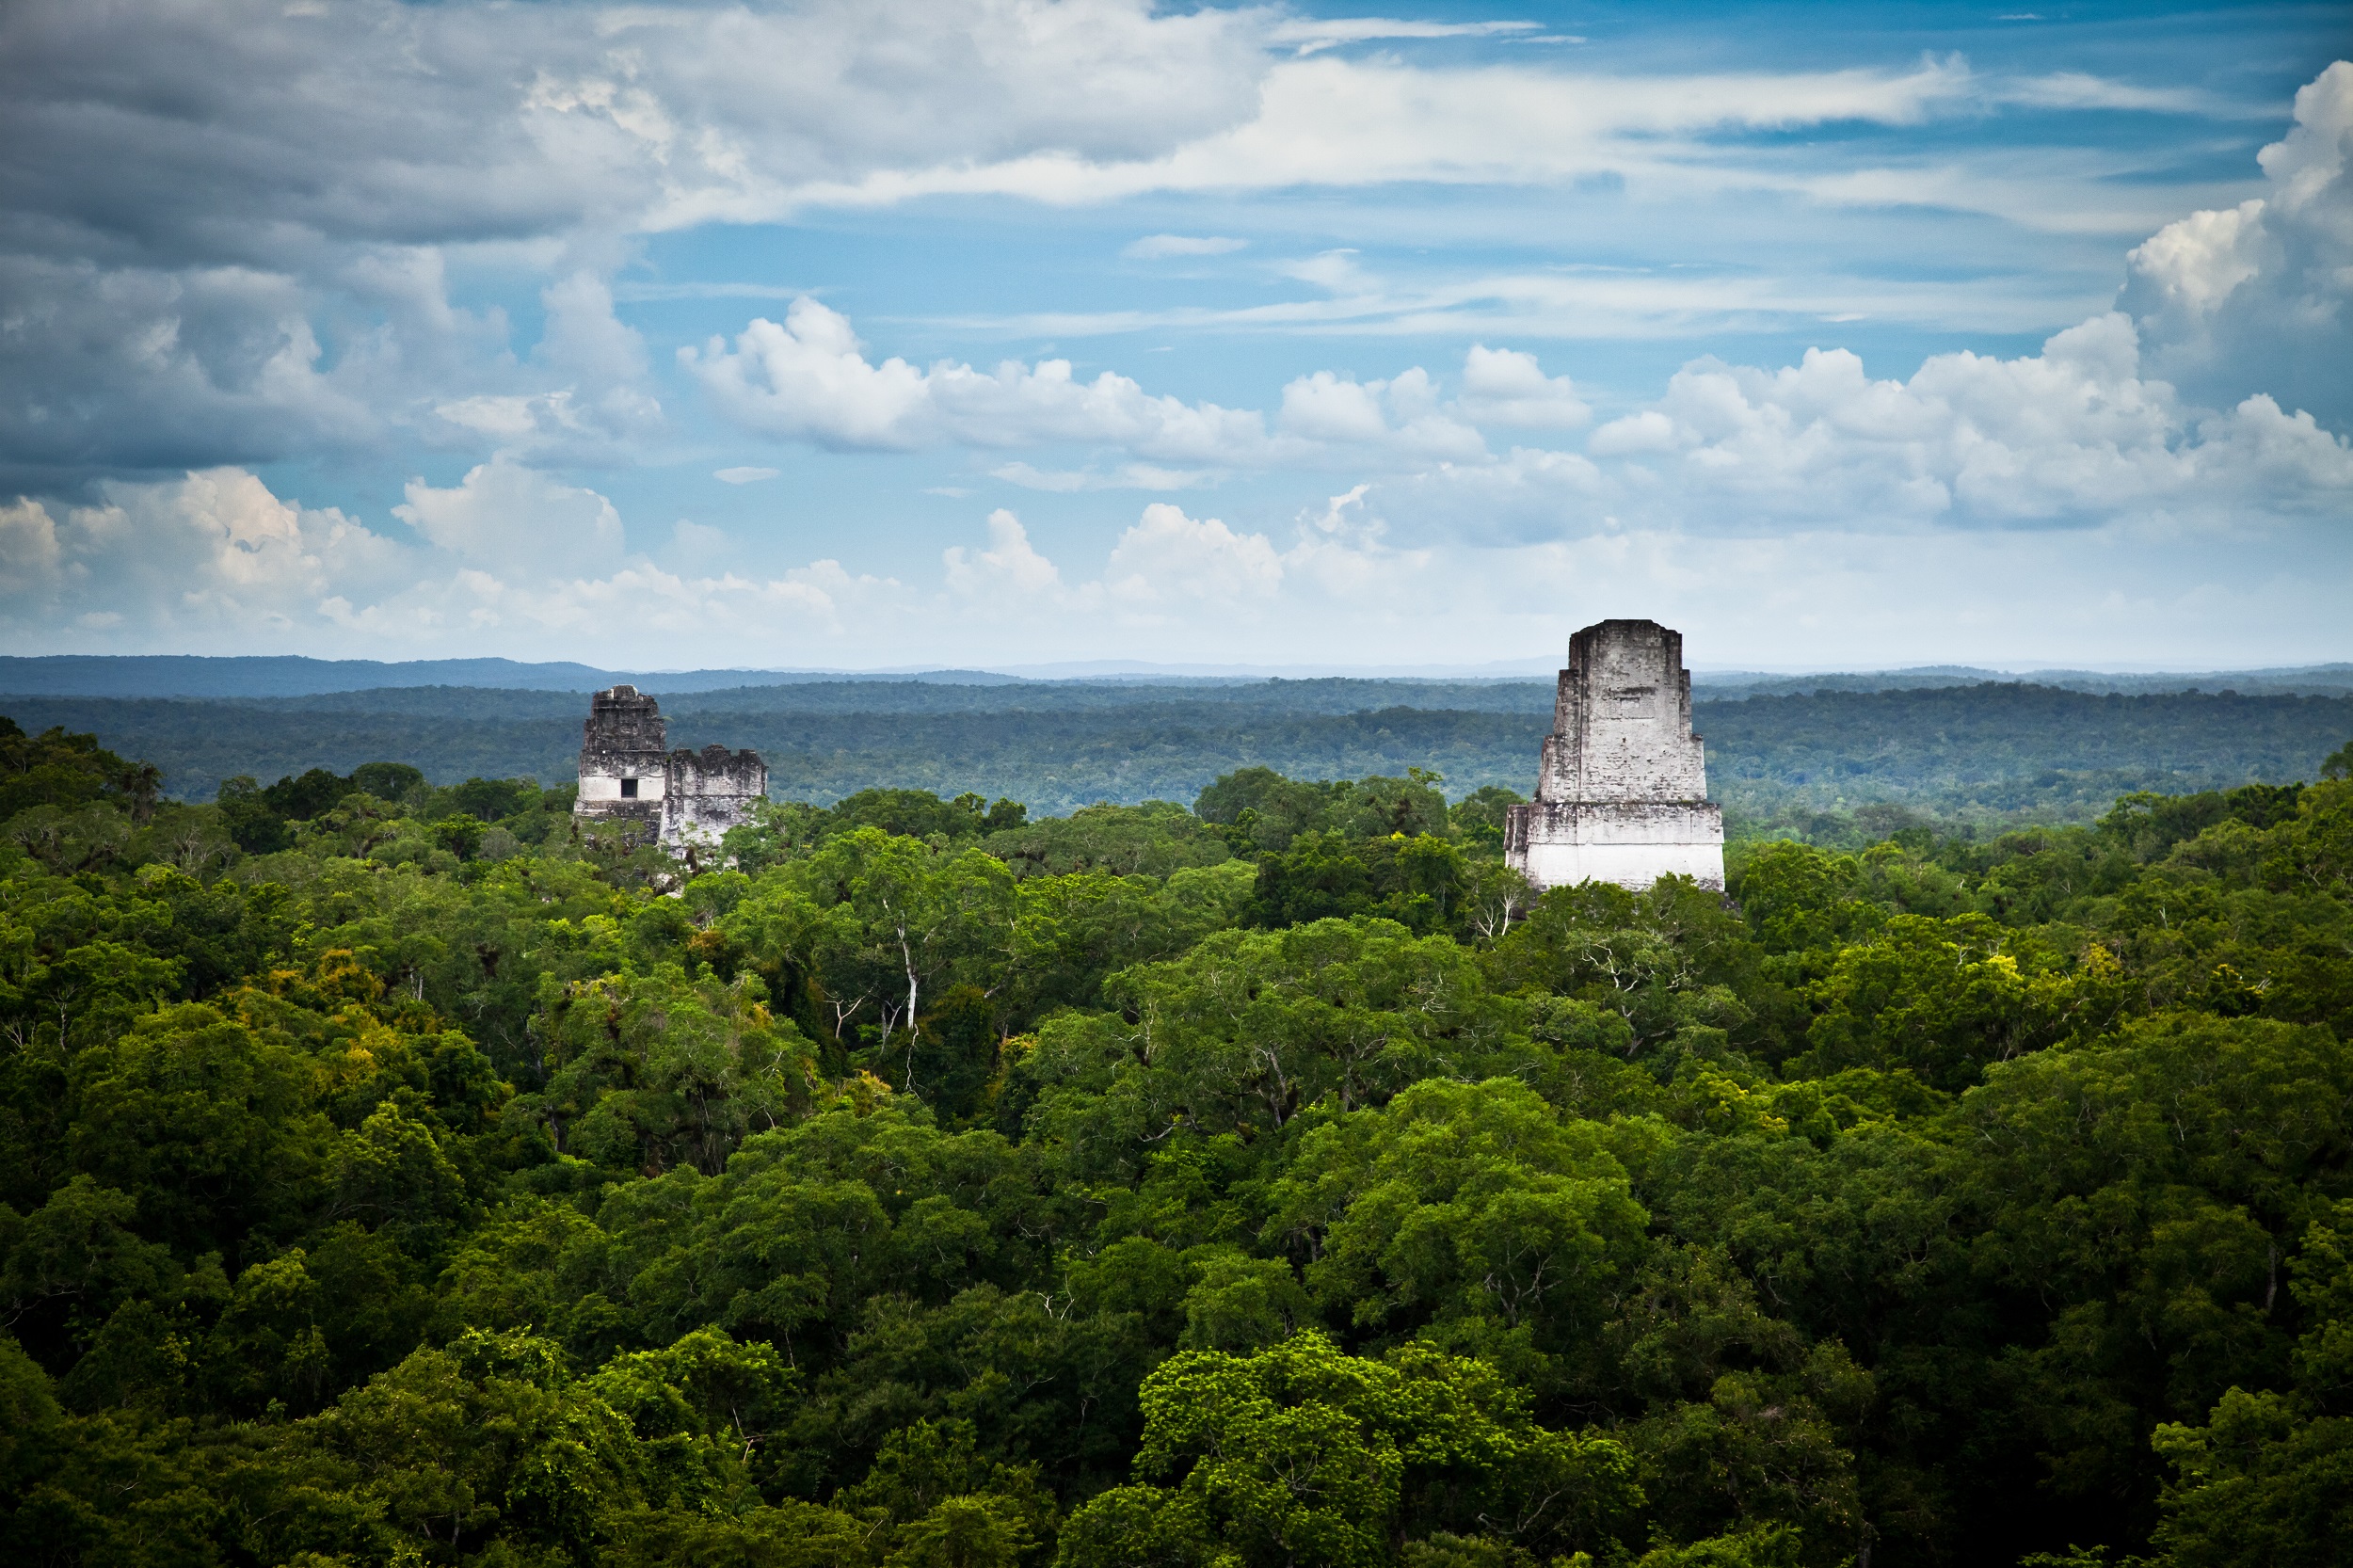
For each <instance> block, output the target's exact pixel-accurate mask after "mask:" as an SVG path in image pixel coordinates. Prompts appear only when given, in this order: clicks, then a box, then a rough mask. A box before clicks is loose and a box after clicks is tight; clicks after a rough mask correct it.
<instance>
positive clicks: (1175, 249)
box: [1119, 234, 1250, 262]
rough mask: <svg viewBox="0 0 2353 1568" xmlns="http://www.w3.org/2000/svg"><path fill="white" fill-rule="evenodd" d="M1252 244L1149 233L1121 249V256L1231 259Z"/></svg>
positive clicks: (1206, 236)
mask: <svg viewBox="0 0 2353 1568" xmlns="http://www.w3.org/2000/svg"><path fill="white" fill-rule="evenodd" d="M1249 244H1250V242H1249V241H1248V240H1238V239H1229V238H1226V237H1225V236H1223V235H1218V234H1146V235H1144V237H1143V238H1142V239H1140V240H1130V241H1128V243H1127V244H1126V245H1124V246H1122V247H1120V250H1119V253H1120V254H1121V255H1123V256H1126V257H1128V259H1129V260H1131V261H1139V262H1157V261H1161V260H1164V259H1166V258H1167V257H1170V256H1230V255H1232V254H1233V253H1234V252H1235V251H1237V250H1241V249H1243V248H1247V247H1248V246H1249Z"/></svg>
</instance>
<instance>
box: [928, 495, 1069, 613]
mask: <svg viewBox="0 0 2353 1568" xmlns="http://www.w3.org/2000/svg"><path fill="white" fill-rule="evenodd" d="M940 559H941V562H942V564H943V565H945V566H946V568H947V570H948V588H949V591H950V592H951V593H956V594H962V595H966V596H968V597H974V598H978V597H984V596H986V597H992V598H994V597H1007V598H1024V599H1026V598H1030V597H1032V596H1034V595H1038V594H1043V593H1050V592H1051V591H1053V590H1054V589H1056V588H1059V587H1060V586H1061V585H1062V573H1061V572H1060V571H1059V570H1057V569H1056V568H1055V566H1054V563H1053V562H1051V561H1049V560H1048V559H1047V558H1046V557H1045V556H1043V555H1040V554H1039V553H1038V552H1037V551H1036V550H1035V549H1033V548H1032V546H1031V544H1030V536H1029V533H1028V531H1027V530H1025V529H1023V527H1022V526H1021V520H1020V519H1019V518H1017V517H1015V516H1014V515H1013V514H1012V513H1011V512H1008V511H1006V510H1005V509H1004V508H1003V507H1001V506H1000V507H999V508H998V509H997V510H996V511H993V512H991V513H989V514H988V548H987V549H986V550H981V551H973V552H967V551H966V550H965V548H964V547H963V546H962V545H955V546H952V547H951V548H950V549H949V550H948V551H947V552H945V553H944V554H943V555H942V556H941V557H940Z"/></svg>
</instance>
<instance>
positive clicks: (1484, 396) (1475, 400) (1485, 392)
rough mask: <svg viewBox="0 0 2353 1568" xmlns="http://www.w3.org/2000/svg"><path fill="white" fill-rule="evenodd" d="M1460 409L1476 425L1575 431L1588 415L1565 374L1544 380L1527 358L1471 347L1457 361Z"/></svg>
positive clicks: (1513, 352) (1533, 358) (1501, 350)
mask: <svg viewBox="0 0 2353 1568" xmlns="http://www.w3.org/2000/svg"><path fill="white" fill-rule="evenodd" d="M1461 407H1462V411H1463V414H1464V415H1465V417H1466V418H1468V419H1470V420H1472V421H1474V422H1476V423H1478V424H1500V425H1504V426H1507V427H1511V426H1516V427H1519V428H1522V429H1530V430H1575V429H1577V428H1578V427H1580V426H1582V425H1583V424H1585V422H1586V421H1587V420H1589V419H1591V418H1592V417H1593V410H1592V409H1591V408H1587V407H1586V406H1585V400H1584V399H1583V398H1581V397H1579V396H1577V388H1576V386H1575V385H1574V384H1573V383H1572V382H1571V381H1570V379H1569V377H1567V376H1546V375H1545V372H1544V367H1543V366H1542V365H1540V364H1538V363H1537V362H1536V356H1535V355H1533V354H1523V353H1520V352H1519V351H1518V350H1516V349H1510V348H1489V347H1488V346H1487V345H1486V344H1471V348H1470V352H1469V353H1468V354H1467V355H1465V357H1464V360H1463V395H1462V399H1461Z"/></svg>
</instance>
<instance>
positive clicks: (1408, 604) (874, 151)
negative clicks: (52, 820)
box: [0, 0, 2353, 669]
mask: <svg viewBox="0 0 2353 1568" xmlns="http://www.w3.org/2000/svg"><path fill="white" fill-rule="evenodd" d="M2027 3H2033V4H2037V5H2038V6H2039V8H2038V9H2033V10H2029V9H2025V8H2024V6H2023V5H2015V4H2014V5H2013V6H2007V7H2006V6H2003V5H1985V6H1970V7H1963V6H1949V5H1889V4H1871V5H1806V4H1773V5H1763V6H1697V5H1669V4H1643V5H1623V6H1621V5H1560V4H1547V5H1535V6H1520V7H1511V6H1491V5H1480V6H1473V5H1458V4H1429V5H1406V4H1403V3H1401V0H1393V3H1385V4H1384V5H1383V6H1382V7H1380V8H1378V14H1375V12H1374V10H1372V9H1359V8H1348V7H1343V6H1330V5H1278V6H1208V5H1205V6H1198V7H1194V6H1184V5H1165V6H1154V5H1151V4H1148V3H1144V0H969V3H949V0H849V3H838V4H837V3H814V4H804V5H790V6H738V5H728V6H714V5H696V4H678V5H630V6H594V5H564V4H536V5H535V4H520V5H519V4H497V5H486V4H477V3H472V0H443V3H439V4H431V5H404V4H396V3H391V0H336V3H334V4H332V5H328V4H324V3H317V0H293V3H286V0H277V3H271V4H263V3H259V0H10V3H9V4H8V6H7V7H5V8H0V652H8V653H15V654H28V653H29V654H38V653H68V652H71V653H151V652H153V653H162V652H168V653H212V654H222V653H298V654H312V655H317V656H322V657H365V658H379V659H407V658H440V657H455V656H474V655H504V656H507V657H511V658H517V659H533V660H537V659H574V660H580V661H584V662H586V663H590V664H600V665H603V666H606V667H630V668H683V667H695V666H712V665H719V666H744V667H758V668H843V669H865V668H890V667H906V666H910V665H942V664H944V665H957V666H987V667H999V668H1003V667H1014V666H1027V665H1037V664H1052V663H1058V662H1064V661H1090V660H1095V661H1115V662H1122V663H1150V664H1254V665H1260V666H1301V665H1310V664H1312V665H1318V666H1349V667H1364V668H1375V667H1380V668H1392V667H1408V666H1416V665H1438V666H1448V667H1457V668H1469V667H1477V666H1480V665H1481V664H1487V663H1490V662H1496V663H1503V662H1526V661H1530V660H1534V661H1538V662H1542V661H1545V660H1548V659H1552V658H1555V657H1557V655H1558V653H1559V650H1560V649H1561V648H1562V647H1563V646H1564V645H1565V642H1566V639H1567V636H1568V633H1569V632H1571V631H1573V630H1574V629H1575V628H1577V627H1578V626H1581V625H1584V624H1586V623H1588V622H1591V621H1593V620H1597V619H1601V618H1603V617H1606V616H1638V617H1639V616H1648V617H1653V618H1656V619H1658V620H1662V621H1665V622H1666V623H1668V624H1669V625H1672V626H1675V627H1677V628H1679V629H1680V630H1682V632H1684V635H1685V646H1686V651H1687V656H1688V657H1689V659H1690V660H1691V662H1692V663H1693V664H1695V665H1697V666H1699V667H1703V668H1705V667H1710V666H1713V667H1717V668H1728V667H1737V668H1823V667H1847V668H1877V667H1890V666H1896V665H1902V664H1924V663H1964V664H2007V665H2013V666H2015V665H2025V664H2036V663H2044V664H2069V665H2078V666H2085V667H2095V668H2097V667H2126V666H2139V667H2150V666H2154V667H2166V668H2179V669H2212V668H2227V667H2236V666H2243V665H2262V664H2308V663H2317V662H2323V661H2331V660H2345V659H2353V440H2349V439H2348V438H2349V437H2353V173H2349V172H2348V161H2349V160H2353V63H2348V60H2353V23H2349V22H2348V20H2347V15H2346V13H2345V10H2344V8H2342V7H2341V6H2329V5H2319V6H2252V7H2209V8H2166V7H2160V6H2145V5H2144V6H2130V7H2126V6H2104V5H2073V6H2056V5H2045V4H2041V0H2027Z"/></svg>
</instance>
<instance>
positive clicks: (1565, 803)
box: [1504, 620, 1724, 892]
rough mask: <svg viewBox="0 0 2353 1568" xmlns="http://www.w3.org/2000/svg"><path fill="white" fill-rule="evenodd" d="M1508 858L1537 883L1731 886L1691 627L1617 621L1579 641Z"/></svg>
mask: <svg viewBox="0 0 2353 1568" xmlns="http://www.w3.org/2000/svg"><path fill="white" fill-rule="evenodd" d="M1504 856H1505V858H1506V859H1508V860H1509V861H1510V862H1511V865H1512V869H1513V870H1514V871H1516V872H1519V873H1520V874H1521V875H1522V876H1525V877H1526V878H1528V881H1529V886H1530V887H1532V888H1535V889H1536V890H1537V891H1538V892H1543V891H1544V890H1545V888H1562V887H1569V886H1572V885H1574V884H1576V883H1579V882H1615V883H1617V884H1619V885H1620V886H1621V887H1626V888H1647V887H1649V886H1650V885H1651V884H1652V883H1654V882H1656V881H1657V880H1658V879H1659V878H1660V877H1662V876H1667V875H1670V874H1673V875H1680V876H1688V877H1689V878H1690V879H1691V880H1692V881H1694V882H1697V883H1698V884H1699V885H1700V886H1701V887H1703V888H1717V889H1720V890H1721V888H1722V887H1723V885H1724V815H1723V812H1722V810H1721V809H1720V808H1718V807H1716V806H1714V805H1712V804H1710V803H1709V801H1708V799H1707V766H1706V761H1705V754H1704V752H1703V750H1702V748H1701V745H1700V738H1699V737H1698V736H1697V735H1694V734H1692V733H1691V677H1690V673H1689V671H1687V670H1686V669H1684V667H1683V633H1681V632H1670V631H1668V630H1667V629H1666V628H1665V627H1663V626H1661V625H1659V624H1658V623H1657V621H1653V620H1606V621H1603V622H1601V623H1600V624H1598V625H1595V626H1589V627H1587V628H1586V629H1585V630H1584V631H1582V632H1578V633H1577V635H1576V636H1574V637H1572V638H1570V639H1569V667H1568V668H1567V669H1564V670H1562V671H1561V691H1560V695H1559V696H1557V697H1556V698H1555V699H1554V702H1553V710H1552V733H1551V734H1550V735H1547V736H1546V737H1545V751H1544V761H1543V763H1542V764H1541V767H1540V771H1539V772H1538V774H1537V776H1536V798H1535V799H1534V800H1533V801H1531V802H1529V804H1528V805H1526V806H1514V807H1513V808H1511V817H1510V821H1509V822H1508V823H1507V824H1505V828H1504Z"/></svg>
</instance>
